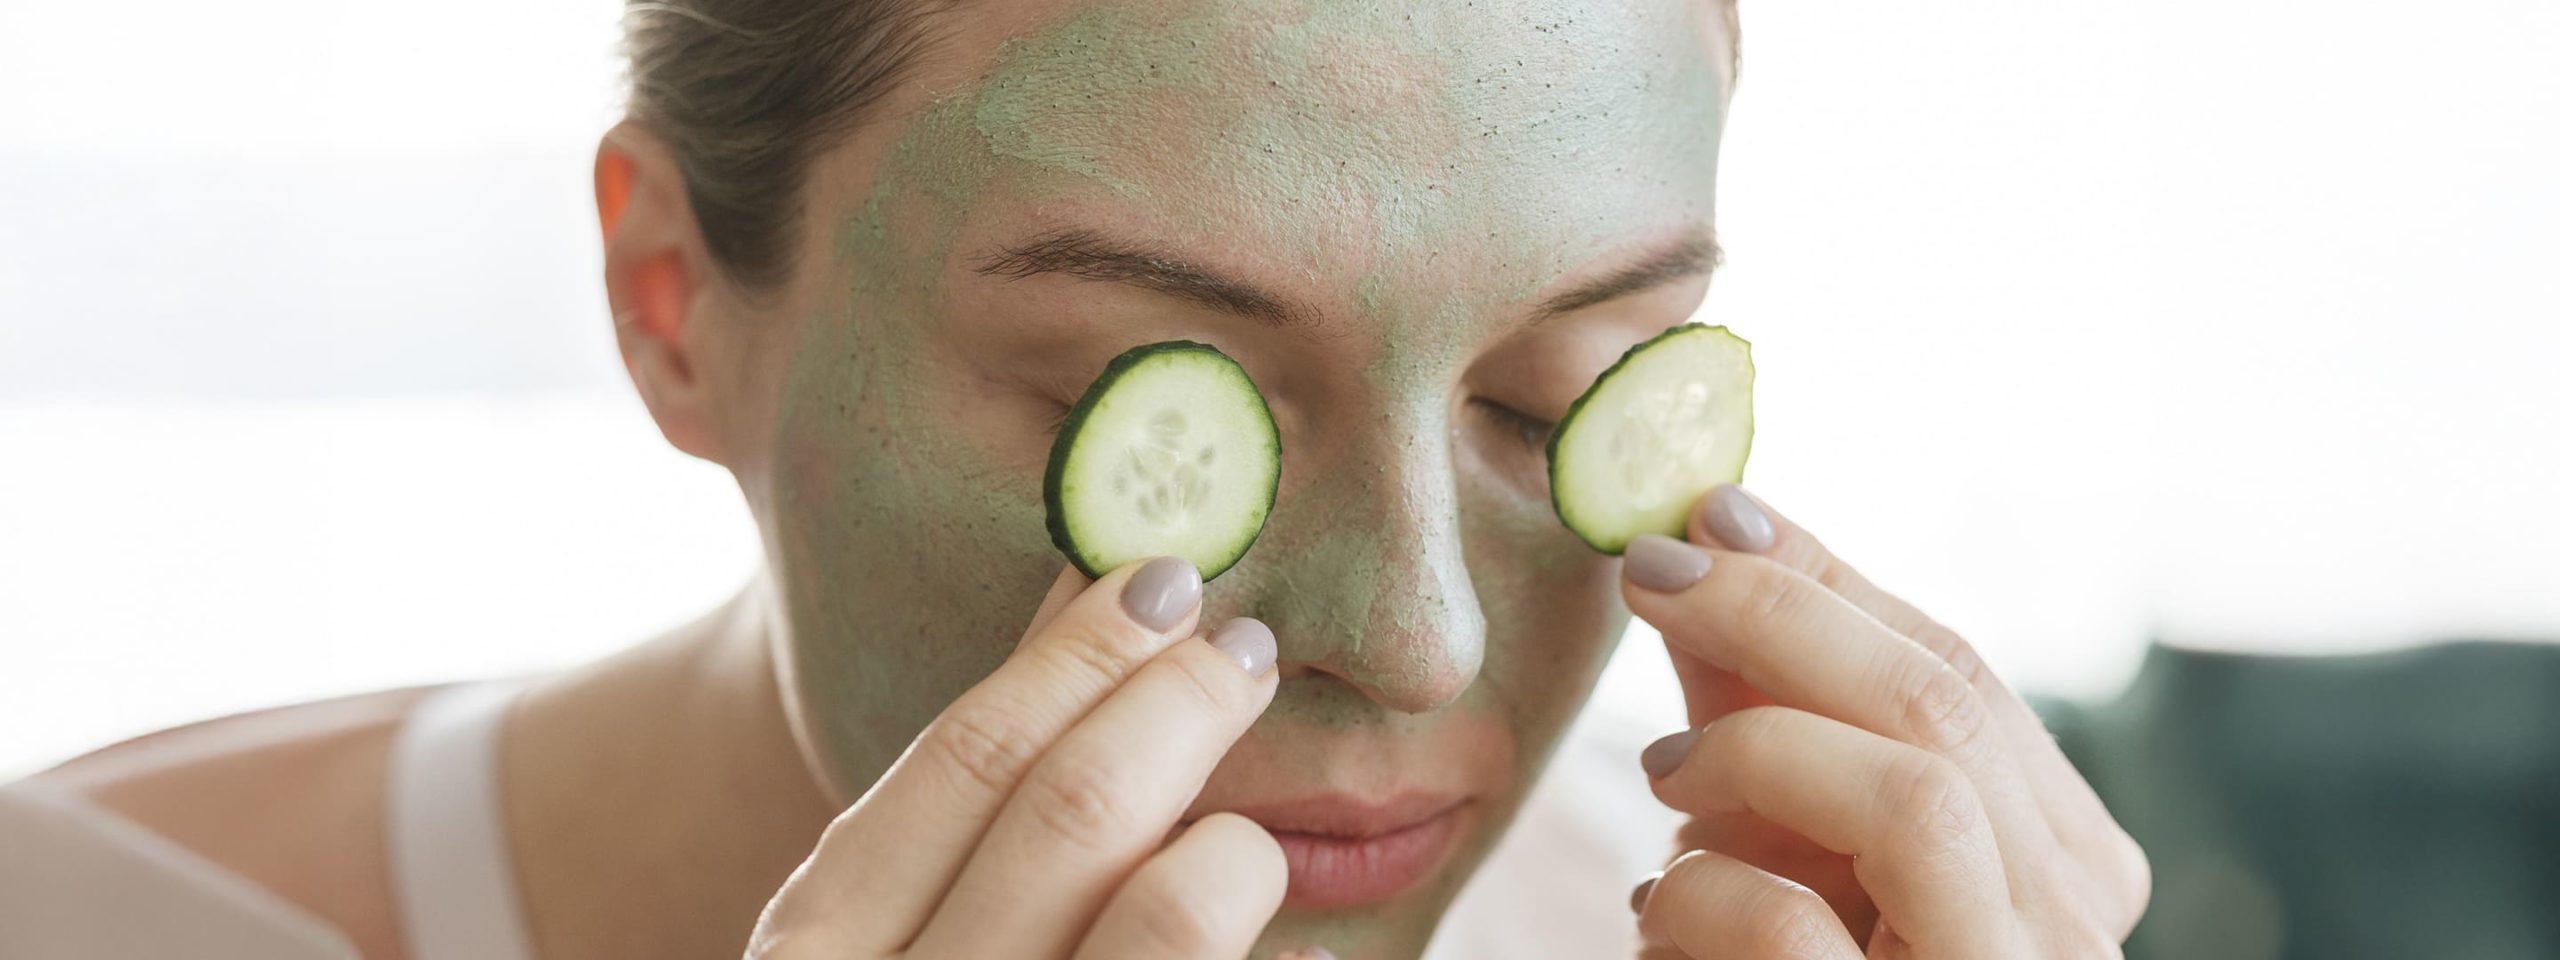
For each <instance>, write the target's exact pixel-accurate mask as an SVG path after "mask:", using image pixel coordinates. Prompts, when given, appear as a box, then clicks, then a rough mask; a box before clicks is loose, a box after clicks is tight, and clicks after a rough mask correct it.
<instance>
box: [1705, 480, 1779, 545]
mask: <svg viewBox="0 0 2560 960" xmlns="http://www.w3.org/2000/svg"><path fill="white" fill-rule="evenodd" d="M1705 510H1706V521H1707V532H1708V533H1712V534H1715V535H1716V539H1717V540H1718V541H1720V542H1722V543H1723V544H1724V545H1725V546H1728V547H1732V548H1733V549H1736V550H1740V551H1742V552H1744V553H1759V552H1760V551H1762V550H1767V549H1769V548H1770V547H1772V546H1775V545H1776V544H1777V542H1778V530H1777V528H1776V527H1775V526H1772V525H1771V524H1770V523H1769V508H1767V507H1764V506H1761V505H1760V499H1759V498H1757V497H1754V496H1752V495H1751V493H1750V492H1749V491H1746V490H1744V489H1742V488H1741V487H1738V486H1735V485H1733V484H1730V483H1728V484H1725V485H1724V486H1721V487H1717V488H1715V489H1713V490H1709V491H1707V505H1706V507H1705Z"/></svg>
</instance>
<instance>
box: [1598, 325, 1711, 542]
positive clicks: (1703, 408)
mask: <svg viewBox="0 0 2560 960" xmlns="http://www.w3.org/2000/svg"><path fill="white" fill-rule="evenodd" d="M1751 380H1752V367H1751V343H1750V341H1747V340H1744V339H1742V338H1741V337H1737V336H1734V335H1733V333H1732V331H1729V330H1726V329H1725V328H1723V327H1711V326H1707V325H1705V324H1697V323H1692V324H1685V325H1682V326H1677V327H1673V328H1671V329H1669V330H1666V331H1663V332H1662V333H1661V334H1660V335H1659V336H1656V337H1654V338H1653V339H1651V340H1647V341H1645V342H1643V343H1639V344H1636V345H1635V346H1634V347H1633V348H1630V349H1629V350H1628V351H1627V352H1626V355H1624V356H1621V357H1619V358H1618V362H1617V363H1615V364H1613V365H1611V366H1610V367H1609V369H1607V370H1605V371H1602V372H1601V374H1600V377H1599V379H1597V380H1594V381H1592V384H1591V389H1589V390H1586V391H1584V392H1583V394H1582V397H1581V398H1580V399H1577V400H1575V401H1574V402H1573V406H1572V407H1571V408H1570V409H1568V410H1566V411H1565V415H1564V419H1563V420H1561V421H1558V422H1557V423H1556V430H1555V434H1554V435H1553V436H1551V437H1549V438H1548V439H1547V486H1548V491H1549V494H1550V495H1551V496H1552V497H1553V498H1554V500H1555V507H1556V516H1557V517H1558V518H1559V519H1562V520H1563V521H1564V525H1565V526H1566V527H1567V528H1568V529H1571V530H1572V531H1573V532H1574V534H1575V535H1576V536H1579V537H1581V538H1582V539H1583V542H1585V543H1589V544H1590V545H1591V546H1592V547H1593V548H1594V549H1597V550H1599V551H1600V552H1602V553H1607V554H1612V555H1614V554H1619V553H1624V552H1626V549H1627V544H1628V543H1629V542H1631V541H1633V540H1635V538H1637V537H1639V536H1642V535H1644V534H1648V533H1658V534H1662V535H1663V536H1667V537H1678V536H1680V535H1681V534H1683V533H1684V532H1686V531H1687V529H1688V519H1689V508H1690V507H1691V506H1692V505H1694V504H1696V503H1697V502H1698V498H1699V497H1701V496H1704V495H1706V493H1707V491H1709V490H1712V489H1714V488H1715V487H1717V486H1718V485H1721V484H1727V483H1734V482H1736V481H1739V480H1741V479H1742V465H1743V462H1744V461H1745V460H1748V459H1750V457H1751Z"/></svg>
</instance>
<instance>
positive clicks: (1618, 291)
mask: <svg viewBox="0 0 2560 960" xmlns="http://www.w3.org/2000/svg"><path fill="white" fill-rule="evenodd" d="M1723 263H1724V248H1723V247H1721V246H1718V245H1716V235H1715V231H1714V230H1713V229H1701V230H1698V231H1696V232H1693V233H1690V234H1688V235H1686V236H1683V237H1681V238H1680V239H1679V240H1677V241H1674V242H1673V243H1672V244H1671V245H1670V246H1667V247H1663V248H1661V249H1659V250H1655V251H1654V252H1653V253H1651V254H1650V255H1647V256H1646V257H1645V258H1644V259H1642V260H1638V261H1636V262H1635V263H1632V264H1629V265H1627V266H1624V267H1620V268H1618V269H1617V270H1614V271H1611V272H1610V273H1608V274H1605V275H1603V276H1600V277H1597V278H1594V279H1592V280H1589V281H1586V282H1584V283H1582V284H1580V285H1577V286H1575V287H1573V288H1571V289H1568V290H1565V291H1563V292H1561V293H1558V294H1556V295H1555V296H1552V297H1548V298H1547V299H1546V301H1545V302H1543V303H1540V304H1538V309H1537V311H1536V312H1535V313H1532V314H1531V315H1530V321H1531V322H1536V321H1539V320H1544V319H1547V318H1549V317H1553V316H1556V315H1557V314H1563V313H1572V312H1573V311H1576V310H1580V309H1583V308H1585V307H1591V306H1596V305H1599V304H1603V303H1607V302H1609V301H1611V300H1615V299H1618V298H1619V297H1624V296H1630V295H1633V294H1638V293H1642V292H1644V291H1647V290H1651V289H1653V288H1655V287H1658V286H1661V285H1663V284H1666V283H1670V282H1672V281H1675V280H1683V279H1687V278H1689V277H1694V276H1697V275H1699V274H1704V273H1713V272H1715V269H1716V267H1718V266H1720V265H1722V264H1723Z"/></svg>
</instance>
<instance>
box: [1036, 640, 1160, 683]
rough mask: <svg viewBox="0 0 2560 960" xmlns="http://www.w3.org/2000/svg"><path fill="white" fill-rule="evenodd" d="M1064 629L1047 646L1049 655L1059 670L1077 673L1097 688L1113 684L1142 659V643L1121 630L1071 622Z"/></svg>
mask: <svg viewBox="0 0 2560 960" xmlns="http://www.w3.org/2000/svg"><path fill="white" fill-rule="evenodd" d="M1064 631H1065V632H1064V633H1063V634H1061V635H1060V636H1059V637H1057V638H1056V639H1057V640H1058V641H1059V642H1057V643H1054V644H1052V645H1050V647H1049V651H1050V653H1049V655H1050V657H1051V658H1053V662H1055V663H1057V664H1058V666H1059V668H1060V669H1062V670H1066V671H1070V672H1072V673H1074V674H1081V675H1083V676H1085V677H1086V678H1089V679H1090V680H1092V681H1094V684H1095V686H1096V687H1098V688H1108V687H1112V686H1117V685H1118V684H1119V683H1120V681H1122V680H1126V679H1128V677H1129V675H1130V674H1131V673H1135V672H1137V669H1138V665H1139V664H1141V663H1144V662H1146V659H1147V656H1148V652H1147V650H1146V648H1145V645H1144V644H1142V643H1140V642H1139V641H1138V638H1136V637H1134V636H1131V635H1129V633H1128V632H1127V631H1125V630H1115V629H1111V628H1109V627H1099V626H1093V625H1073V626H1067V627H1065V628H1064Z"/></svg>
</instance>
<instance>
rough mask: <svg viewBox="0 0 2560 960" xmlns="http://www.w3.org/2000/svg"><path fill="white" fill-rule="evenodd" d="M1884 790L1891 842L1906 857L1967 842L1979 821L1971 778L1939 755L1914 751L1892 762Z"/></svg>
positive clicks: (1934, 852)
mask: <svg viewBox="0 0 2560 960" xmlns="http://www.w3.org/2000/svg"><path fill="white" fill-rule="evenodd" d="M1884 790H1885V792H1884V797H1885V798H1886V804H1887V807H1886V811H1887V814H1888V815H1889V816H1891V817H1892V821H1891V824H1892V828H1893V830H1894V838H1895V839H1894V842H1895V843H1897V844H1898V845H1899V846H1901V847H1902V848H1903V850H1902V852H1903V853H1904V854H1905V855H1908V856H1913V857H1922V858H1935V857H1940V856H1944V855H1946V854H1947V853H1949V852H1950V851H1953V850H1956V849H1959V848H1961V847H1963V846H1964V845H1966V844H1969V843H1971V842H1973V839H1974V834H1975V831H1976V830H1977V829H1978V828H1979V826H1980V824H1981V823H1982V822H1983V819H1982V799H1981V797H1979V796H1977V795H1976V794H1975V793H1974V789H1973V782H1972V781H1970V780H1967V779H1965V776H1964V772H1963V771H1962V770H1959V769H1957V768H1956V765H1955V764H1954V763H1951V762H1949V761H1948V760H1947V759H1946V758H1944V757H1939V756H1935V755H1931V754H1919V753H1915V754H1912V755H1910V756H1908V757H1907V758H1905V759H1903V760H1901V761H1899V762H1897V763H1896V764H1895V766H1894V769H1893V770H1892V771H1891V772H1890V773H1889V774H1887V781H1886V783H1885V785H1884Z"/></svg>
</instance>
